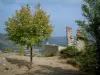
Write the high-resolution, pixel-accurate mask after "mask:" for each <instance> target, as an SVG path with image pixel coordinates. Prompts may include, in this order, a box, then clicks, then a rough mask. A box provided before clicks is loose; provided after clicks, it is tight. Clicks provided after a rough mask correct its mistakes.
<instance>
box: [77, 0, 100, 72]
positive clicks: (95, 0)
mask: <svg viewBox="0 0 100 75" xmlns="http://www.w3.org/2000/svg"><path fill="white" fill-rule="evenodd" d="M84 2H85V3H84V4H83V5H82V11H83V16H84V17H85V20H84V21H81V20H77V21H76V22H77V24H78V25H79V26H80V27H81V28H82V29H84V30H85V31H86V32H87V33H88V34H89V35H91V37H93V38H94V42H95V44H96V54H97V63H98V66H97V70H98V72H100V0H84Z"/></svg>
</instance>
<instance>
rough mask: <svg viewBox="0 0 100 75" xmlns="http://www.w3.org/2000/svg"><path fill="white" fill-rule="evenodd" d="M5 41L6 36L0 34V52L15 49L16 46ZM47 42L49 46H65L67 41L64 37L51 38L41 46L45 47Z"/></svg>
mask: <svg viewBox="0 0 100 75" xmlns="http://www.w3.org/2000/svg"><path fill="white" fill-rule="evenodd" d="M7 39H8V37H7V35H5V34H2V33H0V50H6V49H7V48H12V49H16V46H15V45H14V44H13V43H12V42H11V41H10V40H7ZM47 42H48V43H49V44H56V45H61V46H66V42H67V40H66V36H61V37H51V38H50V39H49V40H48V41H44V42H43V45H45V44H46V43H47Z"/></svg>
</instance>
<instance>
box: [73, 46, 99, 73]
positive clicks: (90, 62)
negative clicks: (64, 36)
mask: <svg viewBox="0 0 100 75" xmlns="http://www.w3.org/2000/svg"><path fill="white" fill-rule="evenodd" d="M75 59H76V60H77V61H78V62H79V63H80V65H79V66H80V70H83V71H86V72H92V73H95V72H96V66H97V62H96V48H95V46H93V45H88V46H86V48H85V52H84V53H82V54H80V55H79V56H76V57H75Z"/></svg>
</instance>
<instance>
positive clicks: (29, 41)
mask: <svg viewBox="0 0 100 75" xmlns="http://www.w3.org/2000/svg"><path fill="white" fill-rule="evenodd" d="M49 18H50V15H47V14H46V12H45V11H44V10H43V9H42V8H41V6H40V3H38V4H37V6H36V10H35V12H34V14H32V12H31V9H30V6H29V5H27V6H26V7H24V6H22V7H21V9H20V10H19V11H18V10H17V11H16V12H15V14H14V15H12V17H11V18H9V19H8V21H7V22H5V25H6V31H7V33H8V36H9V39H10V40H12V41H14V43H17V44H21V45H27V46H28V47H29V48H31V53H30V55H31V56H30V57H31V60H30V61H31V63H32V47H33V46H34V45H35V44H38V45H40V44H41V43H42V41H43V40H46V39H48V38H49V37H50V36H51V33H52V31H53V27H52V25H51V24H50V20H49Z"/></svg>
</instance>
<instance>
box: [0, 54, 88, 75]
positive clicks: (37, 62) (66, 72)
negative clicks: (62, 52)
mask: <svg viewBox="0 0 100 75" xmlns="http://www.w3.org/2000/svg"><path fill="white" fill-rule="evenodd" d="M0 59H2V57H1V56H0ZM3 60H4V61H5V63H6V64H5V65H0V75H86V74H85V73H83V72H79V71H78V70H79V69H78V68H75V67H73V66H72V65H69V64H67V63H66V61H65V60H63V59H59V58H58V57H34V58H33V66H32V69H31V70H29V69H28V68H27V64H29V57H25V56H18V55H11V54H10V55H9V54H8V55H5V56H4V59H3ZM0 62H1V61H0ZM18 65H20V67H19V66H18Z"/></svg>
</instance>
